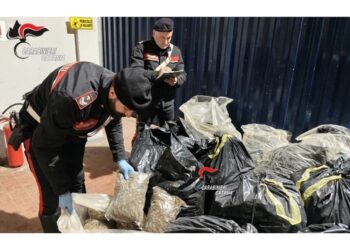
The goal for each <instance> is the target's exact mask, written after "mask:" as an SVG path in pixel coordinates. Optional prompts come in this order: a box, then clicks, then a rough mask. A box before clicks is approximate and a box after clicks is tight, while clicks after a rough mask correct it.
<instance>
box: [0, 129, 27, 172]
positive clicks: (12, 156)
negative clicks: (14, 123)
mask: <svg viewBox="0 0 350 250" xmlns="http://www.w3.org/2000/svg"><path fill="white" fill-rule="evenodd" d="M3 129H4V134H5V141H6V145H7V150H6V151H7V162H8V166H9V167H12V168H18V167H20V166H22V165H23V163H24V157H23V148H22V145H21V146H19V148H18V149H17V150H14V148H13V147H12V146H11V145H10V144H8V141H9V139H10V136H11V128H10V125H9V124H5V125H4V126H3Z"/></svg>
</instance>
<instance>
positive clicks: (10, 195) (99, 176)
mask: <svg viewBox="0 0 350 250" xmlns="http://www.w3.org/2000/svg"><path fill="white" fill-rule="evenodd" d="M134 132H135V119H134V118H123V133H124V145H125V150H126V151H127V153H128V154H130V150H131V139H132V137H133V135H134ZM84 169H85V180H86V181H85V184H86V189H87V192H89V193H104V194H113V190H114V181H115V172H114V170H115V164H114V163H113V161H112V155H111V153H110V151H109V147H108V142H107V139H106V136H105V135H104V134H102V133H101V134H98V135H96V136H94V137H92V138H91V139H89V141H88V143H87V146H86V150H85V157H84ZM38 207H39V195H38V188H37V185H36V182H35V179H34V177H33V175H32V174H31V172H30V170H29V167H28V164H27V162H26V161H25V164H24V165H23V166H21V167H19V168H8V167H6V166H1V165H0V233H36V232H37V233H40V232H42V229H41V225H40V221H39V219H38V218H37V214H38Z"/></svg>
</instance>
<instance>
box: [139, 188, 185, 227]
mask: <svg viewBox="0 0 350 250" xmlns="http://www.w3.org/2000/svg"><path fill="white" fill-rule="evenodd" d="M182 206H186V203H185V202H184V201H183V200H181V199H180V198H179V197H177V196H174V195H170V194H169V193H167V192H166V191H165V190H164V189H162V188H160V187H154V188H153V195H152V199H151V207H150V209H149V211H148V215H147V218H146V223H145V231H147V232H153V233H162V232H164V231H165V229H166V228H167V226H168V224H169V223H170V222H172V221H174V220H175V219H176V216H177V215H178V214H179V212H180V210H181V207H182Z"/></svg>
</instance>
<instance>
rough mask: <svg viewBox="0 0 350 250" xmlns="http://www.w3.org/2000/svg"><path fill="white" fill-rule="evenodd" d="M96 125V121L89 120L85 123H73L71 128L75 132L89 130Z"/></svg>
mask: <svg viewBox="0 0 350 250" xmlns="http://www.w3.org/2000/svg"><path fill="white" fill-rule="evenodd" d="M97 123H98V120H96V119H93V118H91V119H89V120H87V121H83V122H76V123H74V124H73V128H74V129H75V130H77V131H81V130H90V129H93V128H94V127H95V126H96V124H97Z"/></svg>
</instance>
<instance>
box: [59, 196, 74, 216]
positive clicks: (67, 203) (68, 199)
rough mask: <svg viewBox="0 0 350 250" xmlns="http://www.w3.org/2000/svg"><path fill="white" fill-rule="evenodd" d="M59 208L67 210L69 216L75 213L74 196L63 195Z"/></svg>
mask: <svg viewBox="0 0 350 250" xmlns="http://www.w3.org/2000/svg"><path fill="white" fill-rule="evenodd" d="M58 206H59V207H60V208H63V209H67V210H68V213H69V214H72V213H73V205H72V194H71V193H70V192H67V193H64V194H61V195H60V196H59V197H58Z"/></svg>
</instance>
